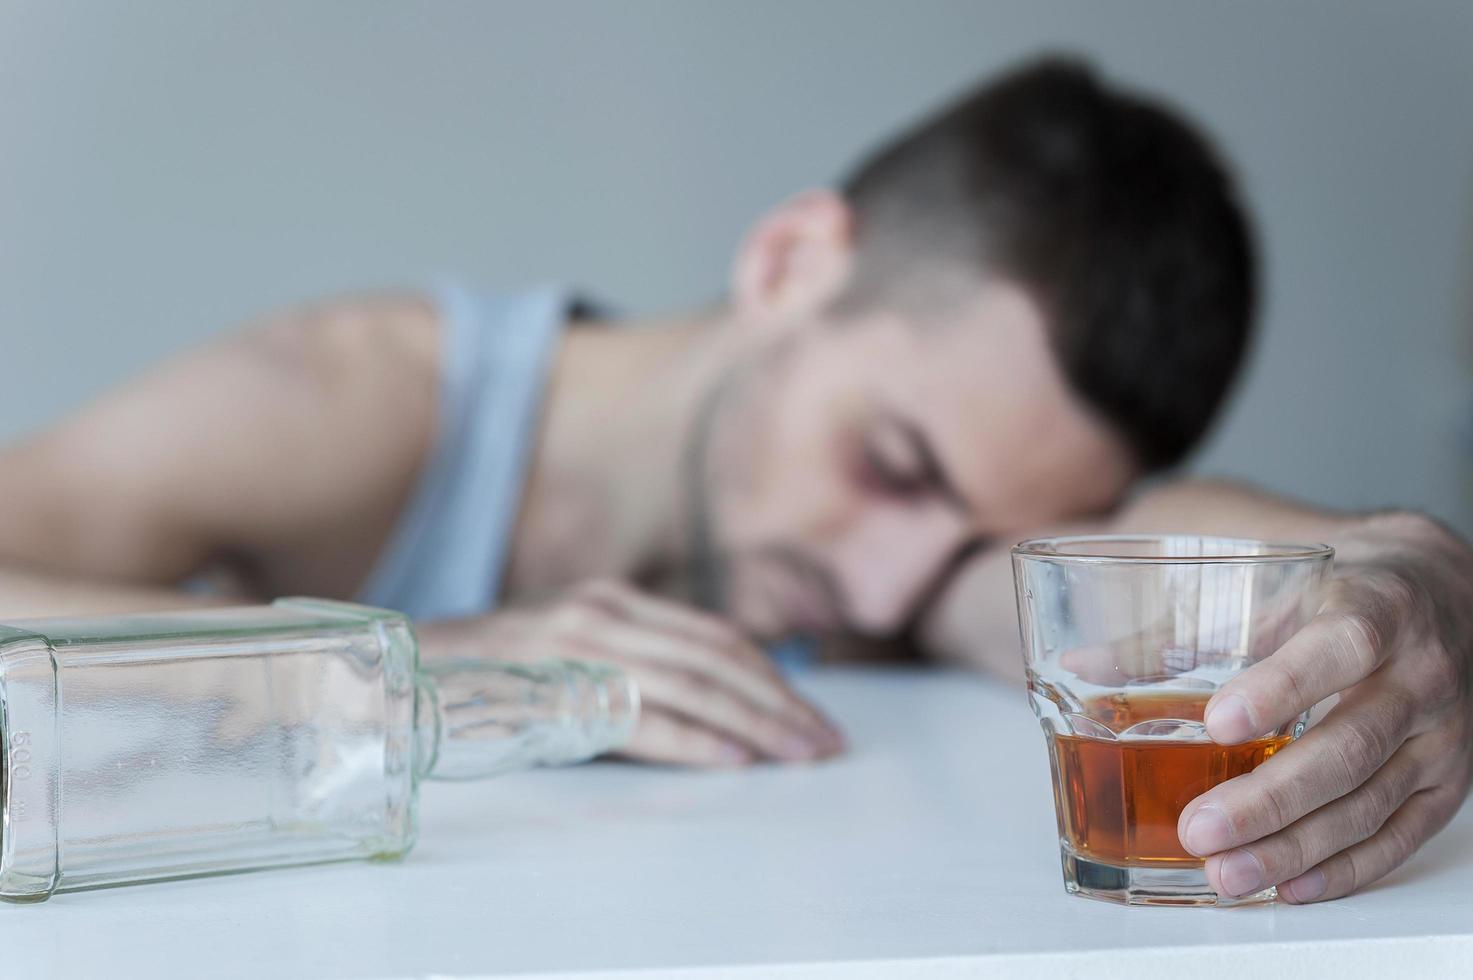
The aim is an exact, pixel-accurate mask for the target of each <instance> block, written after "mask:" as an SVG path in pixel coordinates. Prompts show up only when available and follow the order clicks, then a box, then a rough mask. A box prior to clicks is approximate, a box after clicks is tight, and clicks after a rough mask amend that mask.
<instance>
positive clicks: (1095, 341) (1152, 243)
mask: <svg viewBox="0 0 1473 980" xmlns="http://www.w3.org/2000/svg"><path fill="white" fill-rule="evenodd" d="M842 186H843V192H844V194H845V196H846V197H847V198H848V200H849V202H850V204H851V206H852V207H853V209H854V213H855V221H856V250H857V261H858V263H859V269H860V274H859V275H857V276H856V277H855V279H856V287H855V288H856V289H857V290H863V291H865V295H866V297H867V298H883V297H885V296H886V295H889V296H891V297H893V296H894V295H897V294H899V293H902V292H904V291H906V290H909V291H910V292H912V293H916V292H924V285H923V283H924V282H925V281H926V278H927V277H928V276H930V277H933V278H934V275H935V272H936V270H937V269H938V268H951V269H955V268H958V267H966V268H967V269H968V274H969V275H972V276H974V277H975V275H978V274H988V273H992V274H997V275H1000V276H1003V277H1006V278H1010V279H1012V280H1014V281H1016V282H1017V283H1019V284H1020V285H1021V286H1023V287H1024V288H1025V289H1026V290H1028V292H1029V293H1030V295H1032V296H1033V298H1034V300H1035V302H1037V303H1038V304H1039V305H1040V308H1041V309H1042V311H1043V313H1044V316H1045V317H1046V318H1047V321H1048V325H1049V331H1050V337H1051V341H1052V344H1053V348H1054V351H1055V354H1056V356H1057V357H1058V359H1059V363H1060V365H1061V366H1062V368H1063V371H1064V374H1065V375H1066V377H1067V378H1068V379H1069V382H1070V384H1071V385H1072V386H1073V387H1074V389H1075V390H1076V391H1077V393H1078V394H1079V395H1080V396H1081V397H1082V399H1083V401H1084V402H1085V403H1086V404H1087V405H1089V406H1091V407H1092V408H1093V409H1094V410H1095V411H1097V412H1098V413H1099V414H1100V415H1102V416H1103V417H1104V418H1105V420H1106V421H1107V422H1108V423H1110V424H1111V425H1112V426H1113V427H1114V428H1115V429H1116V431H1118V432H1119V433H1120V434H1121V435H1122V436H1123V437H1124V439H1125V440H1126V442H1127V443H1128V444H1129V445H1130V446H1131V447H1132V449H1133V450H1134V452H1135V455H1136V457H1137V460H1138V462H1139V463H1140V464H1141V465H1142V466H1143V467H1144V468H1146V469H1148V470H1155V469H1161V468H1165V467H1168V466H1171V465H1172V464H1174V463H1177V462H1179V461H1180V460H1181V458H1182V457H1183V456H1185V455H1186V453H1187V452H1188V451H1189V450H1190V449H1191V448H1192V446H1193V445H1194V444H1195V443H1196V442H1197V441H1198V440H1199V439H1200V438H1201V437H1202V435H1203V433H1204V432H1205V431H1206V430H1207V427H1208V425H1209V424H1210V423H1211V421H1212V418H1213V416H1214V415H1215V414H1216V412H1217V409H1218V407H1219V406H1220V405H1221V403H1222V401H1223V398H1224V396H1225V395H1226V393H1227V391H1228V388H1229V386H1230V385H1231V383H1232V380H1233V377H1234V375H1235V374H1236V373H1237V371H1238V367H1239V365H1240V363H1241V362H1242V360H1243V354H1244V351H1245V349H1246V347H1247V343H1248V339H1249V334H1250V328H1251V323H1252V319H1253V314H1254V308H1255V305H1256V300H1257V296H1256V293H1257V282H1256V279H1257V276H1256V270H1255V259H1254V247H1253V241H1252V236H1251V232H1250V229H1249V226H1248V219H1247V217H1246V215H1245V214H1244V211H1243V208H1242V205H1241V204H1240V203H1239V201H1238V197H1237V192H1236V190H1235V188H1234V184H1233V180H1232V178H1231V177H1230V176H1229V174H1228V173H1227V171H1226V169H1225V167H1224V165H1223V163H1222V161H1221V160H1220V159H1219V158H1218V155H1217V153H1216V151H1215V150H1214V148H1213V147H1212V145H1211V144H1210V143H1209V141H1208V139H1207V138H1206V137H1205V136H1204V135H1202V134H1201V133H1199V132H1197V131H1196V130H1194V129H1193V128H1192V126H1191V125H1189V124H1188V123H1187V122H1186V121H1185V120H1184V119H1183V118H1182V117H1181V116H1180V115H1179V114H1177V113H1175V112H1173V111H1172V110H1170V109H1167V108H1165V107H1164V106H1162V105H1160V104H1158V103H1156V102H1153V101H1150V100H1147V99H1145V98H1141V97H1139V96H1137V95H1133V94H1128V93H1124V92H1121V91H1118V90H1115V89H1112V88H1110V87H1107V86H1106V85H1104V84H1102V83H1101V82H1100V80H1099V79H1098V78H1097V77H1096V75H1095V74H1094V73H1093V72H1092V71H1091V70H1090V69H1089V68H1088V67H1086V66H1084V65H1082V64H1080V63H1078V62H1075V61H1070V60H1065V59H1060V58H1047V59H1044V60H1040V61H1035V62H1031V63H1029V64H1026V65H1024V66H1022V67H1020V68H1017V69H1015V70H1013V71H1011V72H1009V73H1007V74H1005V75H1003V76H1001V77H999V78H997V79H995V80H992V81H991V82H989V83H986V84H984V85H982V86H981V87H979V88H977V89H975V90H974V91H973V92H971V93H970V94H968V95H967V96H966V97H964V98H963V99H962V100H961V101H960V102H958V103H956V104H954V105H952V106H951V107H950V108H948V109H946V110H945V111H943V112H942V113H941V114H940V115H938V116H936V117H934V118H932V119H929V120H927V121H925V122H923V123H922V124H921V125H919V126H918V127H916V128H915V129H913V130H911V131H909V132H906V133H903V134H901V135H900V136H899V137H898V138H896V139H895V140H893V141H892V142H890V143H889V144H887V145H886V146H884V147H882V148H881V149H880V150H879V151H878V152H876V153H875V154H873V155H872V156H870V157H869V158H868V159H866V160H864V161H862V162H861V163H860V164H859V166H858V167H857V168H856V169H855V170H854V171H853V173H852V174H851V175H850V176H849V177H848V178H847V179H846V180H845V181H844V182H843V185H842Z"/></svg>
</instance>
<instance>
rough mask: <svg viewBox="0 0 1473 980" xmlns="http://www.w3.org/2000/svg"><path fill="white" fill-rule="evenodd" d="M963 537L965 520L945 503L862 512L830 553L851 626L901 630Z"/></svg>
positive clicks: (869, 631)
mask: <svg viewBox="0 0 1473 980" xmlns="http://www.w3.org/2000/svg"><path fill="white" fill-rule="evenodd" d="M966 540H967V528H966V525H965V523H964V522H963V521H962V520H961V519H960V517H959V516H958V515H957V514H956V513H955V512H953V511H950V510H948V509H946V508H944V507H934V508H926V509H924V510H921V511H919V512H918V511H917V510H915V509H913V508H909V507H904V506H901V505H893V506H887V507H883V508H875V509H873V510H872V511H871V512H869V513H867V514H866V515H865V516H864V518H863V519H862V520H860V521H858V522H856V523H855V524H853V525H851V527H850V528H849V529H848V532H847V533H846V534H845V535H844V537H843V538H842V539H840V540H838V541H836V542H835V543H834V549H833V552H832V553H831V559H832V561H833V566H832V567H833V569H834V574H835V577H836V578H837V579H838V581H839V586H840V588H841V590H842V592H843V599H844V605H845V612H846V613H847V617H848V619H849V623H850V625H851V626H853V627H855V628H856V629H858V630H859V631H860V632H862V633H866V634H873V635H885V634H888V633H893V632H895V631H896V630H898V629H900V627H902V626H903V625H905V623H906V621H907V620H909V619H910V617H911V616H912V615H913V614H914V612H915V610H916V608H917V607H918V606H919V604H920V603H921V601H922V600H924V599H925V598H927V597H928V593H929V592H930V590H931V589H932V588H933V587H934V586H935V585H936V584H937V583H936V579H937V576H938V575H939V574H940V573H941V571H942V569H943V568H944V567H945V566H946V564H947V562H948V561H949V560H950V558H951V556H952V555H953V554H955V553H956V550H957V549H958V548H960V547H962V546H963V545H964V544H965V543H966Z"/></svg>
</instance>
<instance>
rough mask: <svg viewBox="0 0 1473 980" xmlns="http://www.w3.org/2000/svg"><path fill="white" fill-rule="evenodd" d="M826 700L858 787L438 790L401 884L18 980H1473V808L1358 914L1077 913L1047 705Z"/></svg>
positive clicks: (1013, 700)
mask: <svg viewBox="0 0 1473 980" xmlns="http://www.w3.org/2000/svg"><path fill="white" fill-rule="evenodd" d="M800 683H801V686H803V687H804V688H805V689H806V690H808V691H809V692H810V693H811V694H812V695H813V696H814V697H815V698H816V699H817V700H818V701H820V702H821V703H822V704H824V705H825V706H826V707H827V708H828V709H829V710H830V711H831V712H832V713H833V714H834V716H835V717H836V718H837V719H838V720H839V721H840V722H841V723H842V724H843V725H844V726H845V728H846V730H847V731H848V732H849V735H850V738H851V743H852V751H851V752H850V753H849V755H848V756H847V757H845V758H843V759H842V760H839V761H837V762H834V763H829V764H825V765H820V766H813V767H775V766H774V767H763V768H759V769H755V770H750V771H746V772H737V773H700V772H681V771H670V770H660V769H651V768H640V767H636V766H630V765H618V764H600V765H595V766H585V767H582V768H580V769H575V770H567V771H561V772H551V771H543V772H534V773H526V774H520V775H516V776H510V777H505V778H503V779H501V780H498V781H493V782H487V783H479V784H471V783H467V784H439V783H435V784H428V785H427V786H426V787H425V790H424V793H423V797H422V801H421V804H422V811H421V812H422V814H423V830H422V835H421V840H420V845H419V848H418V849H417V850H416V851H415V852H414V853H413V854H412V855H411V856H410V857H409V859H408V860H406V861H404V862H402V863H399V864H389V865H371V864H342V865H331V866H322V867H316V868H304V869H298V870H289V871H274V872H265V873H260V874H251V875H242V876H237V877H231V878H212V879H200V880H194V881H180V882H170V883H164V884H154V885H141V886H134V887H128V888H117V889H110V890H105V891H95V892H82V893H76V894H66V895H59V896H57V897H55V898H53V899H52V900H51V901H50V902H47V903H44V904H42V905H38V906H5V907H0V977H3V978H6V980H9V978H25V980H41V978H49V977H68V978H71V977H88V978H90V977H109V978H126V977H162V978H170V977H179V978H190V980H194V978H199V977H211V976H217V977H267V978H277V977H332V978H390V977H396V978H397V977H426V976H441V975H443V976H453V977H484V976H505V975H517V974H536V975H538V976H541V977H546V976H548V975H553V976H568V977H572V976H589V975H596V974H597V975H601V974H602V973H603V972H604V971H610V972H617V971H637V972H639V973H643V972H646V971H653V970H661V969H663V970H668V971H670V972H669V973H668V974H663V975H668V976H690V977H723V978H727V977H731V978H737V977H740V978H752V977H779V978H782V977H803V978H816V977H828V976H845V977H850V976H853V977H946V978H950V977H964V976H987V977H1030V978H1054V977H1075V976H1077V977H1089V978H1091V980H1101V978H1109V977H1131V978H1139V977H1145V976H1171V977H1177V978H1187V977H1191V978H1196V977H1210V976H1227V975H1229V974H1231V975H1232V976H1234V977H1239V978H1240V977H1244V976H1252V975H1256V976H1262V977H1273V978H1279V977H1294V978H1299V977H1313V976H1321V975H1324V976H1334V977H1337V978H1338V980H1350V978H1356V977H1363V976H1364V977H1381V976H1389V975H1393V974H1394V975H1399V976H1419V977H1427V976H1473V807H1468V808H1465V810H1464V811H1463V813H1462V814H1461V815H1460V816H1459V818H1458V819H1457V820H1456V821H1455V822H1454V823H1453V824H1452V825H1451V826H1450V827H1449V828H1448V829H1447V830H1445V831H1444V832H1443V833H1442V834H1441V835H1440V836H1439V837H1438V838H1436V839H1435V840H1434V841H1433V842H1432V843H1431V844H1429V845H1428V846H1427V847H1426V848H1424V849H1423V851H1422V852H1421V853H1420V854H1419V855H1418V856H1417V857H1416V858H1415V859H1414V860H1413V861H1412V862H1411V863H1410V864H1409V865H1408V866H1406V867H1405V868H1403V869H1401V870H1400V871H1399V872H1397V873H1396V874H1395V875H1394V876H1392V877H1390V878H1388V879H1387V880H1386V881H1385V882H1384V883H1382V884H1380V885H1378V886H1376V887H1374V888H1372V889H1370V890H1369V891H1367V892H1366V893H1364V894H1362V895H1358V896H1355V897H1352V898H1350V899H1346V900H1342V901H1339V902H1333V903H1328V904H1325V905H1319V906H1310V907H1303V908H1294V907H1289V906H1278V907H1260V908H1248V909H1231V910H1218V909H1156V908H1120V907H1117V906H1113V905H1108V904H1104V903H1099V902H1093V901H1088V900H1085V899H1080V898H1073V897H1070V896H1068V895H1066V894H1065V893H1064V891H1063V888H1062V886H1061V884H1060V877H1059V867H1058V860H1057V856H1056V846H1057V845H1056V841H1055V828H1054V818H1053V812H1052V802H1051V798H1050V793H1049V781H1048V773H1047V756H1046V753H1045V749H1044V744H1043V739H1042V736H1041V735H1040V733H1039V730H1038V727H1037V725H1036V724H1035V722H1034V720H1033V717H1032V715H1031V714H1030V713H1029V711H1028V709H1027V706H1026V703H1025V701H1024V698H1023V695H1022V693H1021V692H1019V691H1017V690H1013V689H1010V688H1006V687H1003V686H1000V685H995V684H993V683H991V682H988V681H985V680H982V679H979V678H975V677H971V676H967V675H958V674H947V673H940V672H909V671H906V672H883V671H837V670H828V671H819V672H816V673H814V674H811V675H809V676H807V677H804V678H802V679H801V680H800ZM1245 971H1261V972H1257V973H1245ZM625 975H629V974H625Z"/></svg>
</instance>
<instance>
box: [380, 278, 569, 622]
mask: <svg viewBox="0 0 1473 980" xmlns="http://www.w3.org/2000/svg"><path fill="white" fill-rule="evenodd" d="M432 298H433V300H434V302H435V304H436V307H437V308H438V310H439V313H440V323H441V325H442V326H441V329H442V330H444V337H443V339H442V344H441V350H442V354H441V358H442V361H441V387H440V407H439V430H438V431H439V436H438V438H437V440H436V445H435V447H434V450H433V452H432V453H431V456H430V460H429V463H428V465H427V466H426V467H425V468H424V471H423V472H422V473H421V474H420V477H419V481H418V484H417V485H416V487H415V489H414V493H413V496H412V497H411V499H410V502H409V505H408V506H407V507H406V508H405V510H404V513H403V514H402V515H400V518H399V522H398V524H397V525H396V526H395V528H394V530H393V531H392V532H391V533H390V536H389V539H388V542H387V544H386V545H385V547H384V550H383V552H382V553H381V554H380V555H379V557H378V560H377V562H376V563H375V565H374V568H373V570H372V572H371V573H370V574H369V577H368V579H367V582H366V584H365V585H364V587H363V589H362V591H361V592H360V593H359V596H358V601H360V602H364V603H367V604H369V605H373V606H383V607H385V608H388V609H398V610H400V611H401V612H404V613H407V614H408V615H409V616H411V617H413V618H415V619H443V618H448V617H453V616H467V615H471V614H474V613H479V612H486V611H488V610H490V609H491V608H493V607H494V606H495V604H496V597H497V595H498V594H499V592H500V589H501V576H502V571H503V569H504V567H505V565H506V560H507V552H508V549H509V548H510V545H511V539H512V533H513V529H514V527H515V524H516V518H517V510H518V504H519V502H520V500H521V496H522V487H523V484H524V483H525V480H526V473H527V468H528V466H529V465H530V464H531V452H532V448H533V446H532V443H533V441H534V439H535V438H536V432H537V421H538V416H539V413H540V409H541V406H542V397H543V392H544V390H545V389H546V387H547V379H548V372H549V370H550V368H551V361H552V355H553V351H554V350H555V349H556V347H557V342H558V338H559V336H560V335H561V333H562V330H563V328H564V326H565V325H566V324H567V322H568V319H569V317H570V315H571V313H572V310H573V301H572V299H571V296H570V294H569V293H568V291H567V290H565V289H563V288H560V287H553V286H548V287H542V288H539V289H534V290H531V291H529V292H524V293H517V294H490V293H480V292H473V291H470V290H467V289H463V288H460V287H456V286H449V287H442V288H439V289H436V290H434V291H433V292H432Z"/></svg>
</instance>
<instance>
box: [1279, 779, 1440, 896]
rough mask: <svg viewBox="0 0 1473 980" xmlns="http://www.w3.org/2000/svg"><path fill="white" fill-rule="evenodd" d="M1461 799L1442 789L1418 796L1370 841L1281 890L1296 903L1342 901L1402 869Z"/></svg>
mask: <svg viewBox="0 0 1473 980" xmlns="http://www.w3.org/2000/svg"><path fill="white" fill-rule="evenodd" d="M1459 802H1460V798H1459V796H1458V795H1456V794H1453V793H1449V792H1446V791H1444V790H1443V789H1442V788H1440V787H1439V788H1436V789H1424V790H1420V791H1418V792H1417V793H1414V794H1413V795H1412V796H1411V798H1410V799H1408V800H1407V801H1406V802H1405V803H1404V804H1402V806H1401V808H1400V809H1399V810H1397V811H1396V812H1395V813H1393V814H1392V815H1391V817H1390V818H1389V819H1388V820H1387V821H1386V822H1385V823H1384V824H1383V825H1382V826H1381V829H1380V830H1378V831H1376V833H1375V834H1373V835H1371V837H1370V838H1368V839H1367V840H1363V841H1361V842H1360V843H1358V844H1356V845H1354V846H1352V847H1348V848H1346V849H1345V850H1343V851H1341V852H1340V853H1338V854H1336V855H1335V856H1334V857H1332V858H1330V859H1329V860H1328V861H1325V862H1323V863H1321V864H1320V865H1319V866H1318V867H1316V868H1312V869H1311V870H1309V871H1308V872H1306V873H1304V874H1302V875H1299V876H1298V877H1296V878H1293V879H1291V880H1290V881H1286V882H1284V883H1283V884H1281V885H1280V886H1279V895H1280V896H1281V897H1282V898H1284V899H1285V900H1286V901H1288V902H1291V903H1294V904H1296V905H1302V904H1305V903H1307V902H1324V901H1329V900H1330V899H1333V898H1341V897H1343V896H1345V895H1349V894H1350V893H1351V892H1353V891H1355V890H1357V889H1359V888H1364V887H1365V886H1366V885H1368V884H1370V883H1371V882H1373V881H1375V880H1377V879H1378V878H1381V877H1382V876H1384V875H1385V874H1387V873H1388V872H1390V871H1391V870H1393V869H1394V868H1397V867H1399V866H1400V865H1401V864H1402V863H1403V862H1404V861H1406V859H1407V858H1409V857H1411V856H1412V853H1413V852H1414V851H1416V849H1417V848H1418V847H1421V846H1422V844H1423V843H1425V842H1426V841H1427V839H1428V838H1429V837H1431V836H1432V835H1433V834H1435V833H1437V832H1438V831H1439V830H1441V829H1442V828H1443V827H1444V826H1446V824H1447V822H1448V821H1449V820H1451V819H1452V818H1453V814H1454V813H1456V812H1457V809H1458V803H1459Z"/></svg>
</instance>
